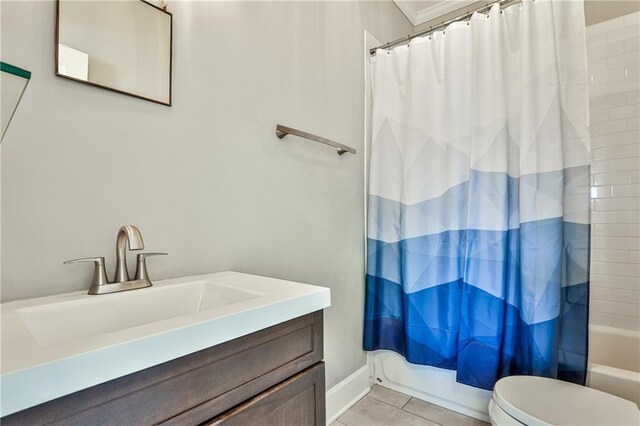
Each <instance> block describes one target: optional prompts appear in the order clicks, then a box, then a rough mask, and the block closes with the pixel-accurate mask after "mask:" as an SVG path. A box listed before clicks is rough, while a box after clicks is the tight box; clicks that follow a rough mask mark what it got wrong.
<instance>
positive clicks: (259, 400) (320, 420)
mask: <svg viewBox="0 0 640 426" xmlns="http://www.w3.org/2000/svg"><path fill="white" fill-rule="evenodd" d="M324 391H325V390H324V363H322V362H321V363H318V364H316V365H315V366H313V367H311V368H309V369H307V370H305V371H303V372H301V373H298V374H296V375H295V376H293V377H291V378H290V379H287V380H285V381H284V382H282V383H280V384H278V385H276V386H274V387H272V388H271V389H268V390H266V391H264V392H263V393H261V394H260V395H257V396H255V397H253V398H251V399H250V400H248V401H246V402H245V403H243V404H241V405H239V406H238V407H235V408H233V409H232V410H230V411H228V412H226V413H224V414H222V415H221V416H219V417H217V418H216V419H214V420H212V421H211V422H209V423H207V425H209V426H313V425H317V426H320V425H322V426H324V424H325V407H324V403H323V402H324Z"/></svg>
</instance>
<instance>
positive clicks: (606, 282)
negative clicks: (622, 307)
mask: <svg viewBox="0 0 640 426" xmlns="http://www.w3.org/2000/svg"><path fill="white" fill-rule="evenodd" d="M590 282H591V285H592V286H593V287H605V288H619V289H622V290H640V282H639V281H638V278H636V277H623V276H620V275H607V274H599V273H596V272H594V271H593V267H592V270H591V276H590Z"/></svg>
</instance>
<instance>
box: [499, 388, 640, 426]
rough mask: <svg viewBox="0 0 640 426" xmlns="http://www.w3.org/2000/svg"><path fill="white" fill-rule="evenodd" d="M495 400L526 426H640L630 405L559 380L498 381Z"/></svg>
mask: <svg viewBox="0 0 640 426" xmlns="http://www.w3.org/2000/svg"><path fill="white" fill-rule="evenodd" d="M493 400H494V401H495V403H496V404H497V405H498V406H499V407H500V408H501V409H502V410H503V411H505V412H506V413H507V414H509V415H510V416H511V417H513V418H514V419H516V420H518V421H519V422H521V423H524V424H526V425H531V424H543V425H557V426H561V425H612V426H613V425H639V424H640V410H639V409H638V406H637V405H636V404H635V403H634V402H631V401H627V400H626V399H622V398H619V397H617V396H614V395H610V394H608V393H605V392H601V391H598V390H595V389H591V388H588V387H585V386H580V385H576V384H573V383H568V382H563V381H560V380H554V379H548V378H545V377H534V376H510V377H505V378H503V379H500V380H498V382H497V383H496V385H495V386H494V388H493Z"/></svg>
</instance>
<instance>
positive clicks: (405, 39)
mask: <svg viewBox="0 0 640 426" xmlns="http://www.w3.org/2000/svg"><path fill="white" fill-rule="evenodd" d="M518 1H520V0H496V1H493V2H491V3H488V4H486V5H484V6H482V7H479V8H477V9H474V10H470V11H467V12H466V13H465V14H463V15H460V16H457V17H455V18H453V19H449V20H448V21H444V22H442V23H440V24H437V25H432V26H430V27H429V28H428V29H426V30H423V31H420V32H417V33H415V34H409V35H407V36H405V37H401V38H398V39H395V40H393V41H390V42H389V43H386V44H383V45H381V46H378V47H374V48H373V49H369V54H370V55H375V54H376V50H378V49H388V48H390V47H395V46H399V45H401V44H403V43H408V42H409V41H411V40H412V39H414V38H416V37H420V36H423V35H425V34H429V33H432V32H433V31H434V30H437V29H439V28H445V27H446V26H447V25H449V24H453V23H454V22H459V21H464V20H465V19H469V18H470V17H471V15H473V14H474V13H476V12H487V11H489V9H491V8H492V7H493V5H494V4H499V5H500V7H502V6H504V5H505V4H508V3H514V2H518ZM534 1H535V0H534Z"/></svg>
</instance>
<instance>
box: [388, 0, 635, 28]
mask: <svg viewBox="0 0 640 426" xmlns="http://www.w3.org/2000/svg"><path fill="white" fill-rule="evenodd" d="M393 1H394V2H395V3H396V5H398V7H399V8H400V10H402V12H403V13H404V14H405V15H406V16H407V18H408V19H409V21H411V23H412V24H413V25H414V26H418V25H421V24H424V23H425V22H428V23H429V24H434V23H440V22H442V21H444V20H446V19H450V18H452V17H454V16H456V15H460V13H464V12H465V10H474V9H476V8H478V7H482V6H483V5H484V4H487V3H491V1H489V0H484V1H482V0H393ZM638 10H640V1H637V0H585V16H586V23H587V25H593V24H596V23H598V22H602V21H605V20H609V19H612V18H615V17H618V16H622V15H626V14H628V13H632V12H635V11H638ZM454 12H458V13H454ZM430 21H431V22H430Z"/></svg>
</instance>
